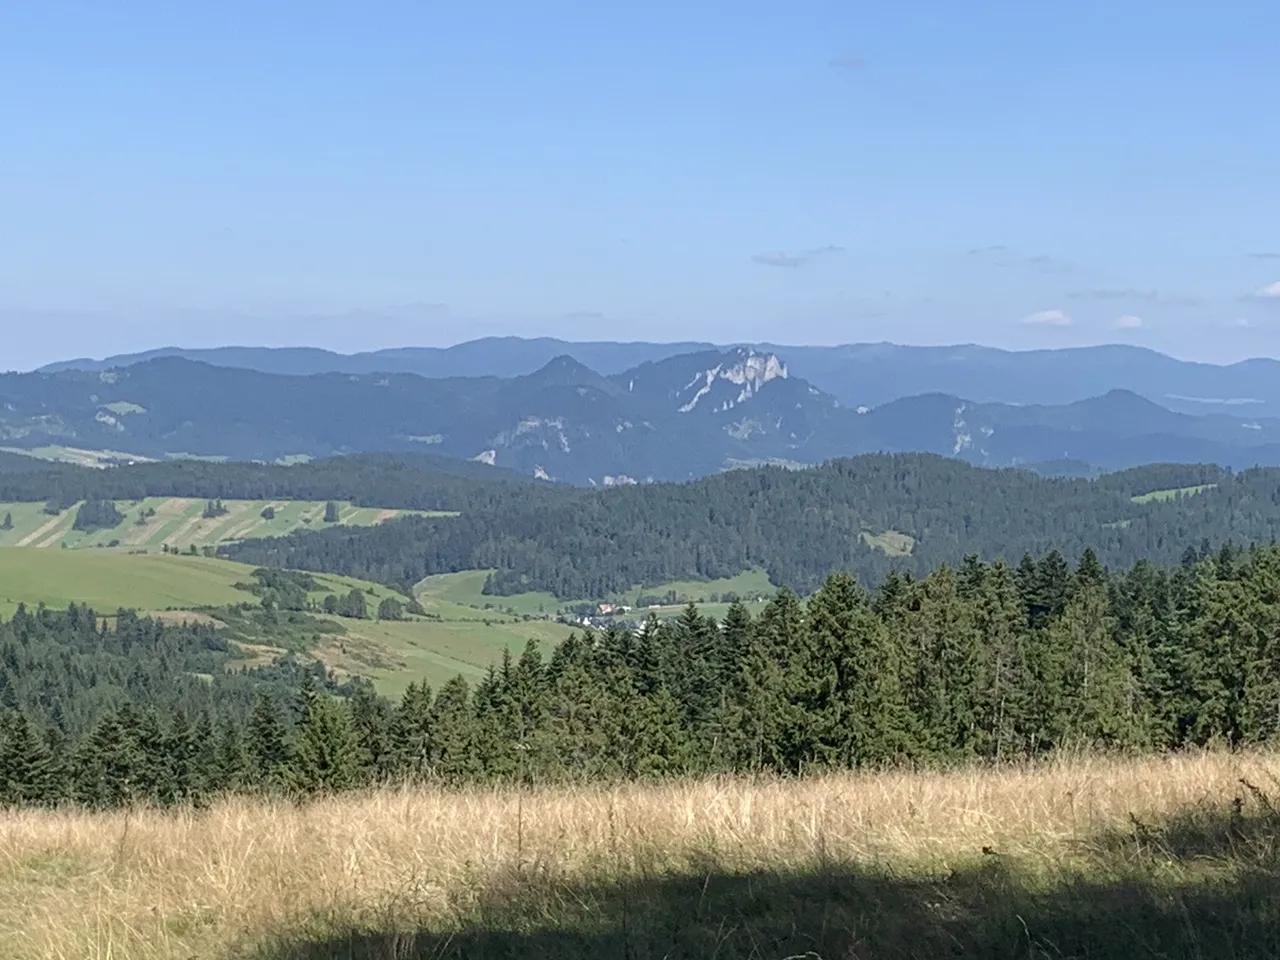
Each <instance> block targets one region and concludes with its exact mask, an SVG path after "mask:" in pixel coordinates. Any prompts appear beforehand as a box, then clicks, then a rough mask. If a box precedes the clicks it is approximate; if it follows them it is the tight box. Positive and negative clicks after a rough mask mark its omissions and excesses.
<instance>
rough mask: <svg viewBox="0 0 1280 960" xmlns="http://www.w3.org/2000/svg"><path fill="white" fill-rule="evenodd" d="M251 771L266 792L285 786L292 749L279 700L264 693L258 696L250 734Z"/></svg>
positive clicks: (248, 747)
mask: <svg viewBox="0 0 1280 960" xmlns="http://www.w3.org/2000/svg"><path fill="white" fill-rule="evenodd" d="M246 747H247V750H246V752H247V754H248V758H249V770H250V773H251V775H252V777H253V780H254V783H255V784H256V785H257V786H258V788H259V789H262V790H273V789H277V788H279V787H280V786H282V785H283V784H284V782H285V779H286V774H287V769H288V765H289V747H288V743H287V741H286V736H285V721H284V716H283V713H282V711H281V709H280V706H279V704H278V703H276V701H275V699H274V698H273V697H272V696H271V695H270V694H268V693H266V692H264V693H262V694H260V695H259V696H258V699H257V702H256V703H255V704H254V707H253V713H252V715H251V716H250V718H249V729H248V731H247V742H246Z"/></svg>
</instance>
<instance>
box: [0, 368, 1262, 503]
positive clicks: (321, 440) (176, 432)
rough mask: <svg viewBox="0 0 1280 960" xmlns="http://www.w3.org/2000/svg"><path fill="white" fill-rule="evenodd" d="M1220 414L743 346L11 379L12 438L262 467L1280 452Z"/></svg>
mask: <svg viewBox="0 0 1280 960" xmlns="http://www.w3.org/2000/svg"><path fill="white" fill-rule="evenodd" d="M899 349H901V348H895V347H891V346H886V347H877V348H875V349H874V350H873V352H875V353H877V355H879V356H882V357H883V355H885V351H888V352H889V353H892V352H894V351H896V350H899ZM1211 409H1212V411H1213V412H1211V413H1188V412H1183V411H1178V410H1173V409H1169V408H1168V407H1166V406H1164V405H1162V404H1160V403H1157V402H1155V400H1153V399H1152V398H1151V397H1149V396H1144V395H1143V394H1141V393H1140V392H1138V391H1134V390H1132V389H1130V388H1127V387H1110V388H1108V389H1107V390H1106V391H1105V392H1103V393H1100V394H1098V395H1096V396H1093V397H1087V398H1082V399H1079V400H1075V401H1071V402H1068V403H1064V404H1058V405H1054V404H1020V403H1005V402H989V401H983V400H975V399H973V398H972V397H967V396H965V395H963V394H956V393H952V392H948V391H945V390H940V389H931V390H929V391H926V392H922V393H919V394H915V395H910V396H904V397H895V398H893V399H891V400H887V401H885V402H882V403H879V404H874V405H872V404H862V405H858V406H850V405H847V404H845V403H842V401H841V399H840V397H839V396H837V395H835V394H832V393H829V392H827V391H824V390H823V389H821V388H820V387H819V386H818V385H816V384H814V383H812V382H810V381H808V380H807V379H805V378H803V377H800V376H798V375H796V374H795V373H794V365H793V364H792V362H791V360H790V358H787V357H784V356H781V355H779V354H777V353H775V352H772V351H765V350H761V349H758V348H756V347H750V346H739V347H733V348H730V349H728V350H723V351H716V350H709V351H708V350H698V351H694V352H691V353H687V354H678V355H675V356H671V357H663V358H660V359H650V360H646V361H645V362H643V363H641V364H640V365H638V366H636V367H633V368H630V369H628V370H625V371H621V372H618V373H615V374H612V375H604V374H601V373H599V372H598V371H595V370H593V369H591V368H590V367H588V366H587V365H585V364H583V363H582V362H581V361H580V360H578V359H576V358H575V357H573V356H572V355H570V354H563V353H562V354H557V355H556V356H554V357H552V358H551V359H549V360H548V361H547V362H546V363H544V364H543V365H542V366H541V367H540V368H538V369H536V370H534V371H532V372H530V373H527V374H522V375H519V376H514V377H508V378H503V377H499V376H494V375H486V376H481V377H463V376H450V377H444V378H426V377H422V376H419V375H417V374H412V373H373V374H352V373H341V372H332V371H331V372H325V373H318V374H310V375H306V376H301V375H285V374H273V373H264V372H261V371H256V370H252V369H247V368H242V367H222V366H216V365H213V364H210V363H208V362H206V361H200V360H190V359H186V358H183V357H180V356H174V355H163V356H156V357H153V358H151V359H149V360H145V361H143V362H141V363H137V364H134V365H132V366H125V367H121V368H116V369H112V370H104V371H97V372H93V371H83V370H72V369H67V370H62V371H58V372H51V373H50V372H45V373H28V374H8V375H0V447H8V448H16V449H19V450H23V449H26V450H31V449H36V448H40V447H47V446H51V445H62V446H66V447H76V448H88V449H93V450H110V451H127V452H128V453H129V454H132V455H137V456H142V457H150V458H159V459H164V458H170V457H173V456H178V455H184V456H190V455H196V456H202V457H222V458H230V459H237V460H266V461H270V460H277V459H292V458H296V457H299V456H306V457H325V456H333V455H341V454H349V453H358V452H371V451H387V452H405V451H413V450H421V451H426V450H429V451H431V452H434V453H438V454H442V455H445V456H449V457H455V458H459V459H465V460H478V461H481V462H484V463H487V464H493V465H498V466H502V467H504V468H509V469H511V470H514V471H516V472H518V473H521V474H523V475H525V476H532V477H539V478H542V479H554V480H563V481H567V482H569V483H574V484H580V485H591V484H604V485H612V484H616V483H629V482H633V481H650V480H685V479H691V478H696V477H700V476H705V475H708V474H712V473H716V472H719V471H721V470H723V469H726V468H727V467H731V466H740V465H750V464H753V463H780V464H797V465H806V464H815V463H820V462H823V461H826V460H829V459H831V458H834V457H842V456H854V455H857V454H861V453H870V452H877V451H887V452H921V453H937V454H942V455H946V456H952V457H958V458H961V459H964V460H966V461H968V462H970V463H974V464H977V465H983V466H1019V465H1027V464H1035V463H1064V464H1065V463H1076V464H1088V465H1090V466H1091V468H1093V469H1117V468H1123V467H1128V466H1133V465H1136V464H1138V463H1141V462H1145V461H1172V462H1213V463H1219V464H1221V465H1223V466H1228V467H1235V468H1239V467H1248V466H1253V465H1254V464H1273V463H1280V419H1278V418H1273V417H1267V416H1262V415H1259V416H1252V414H1254V413H1258V414H1261V413H1262V412H1263V411H1261V410H1257V409H1256V408H1254V407H1251V408H1249V411H1248V412H1249V413H1250V414H1251V416H1250V417H1249V418H1247V419H1246V418H1243V417H1238V416H1233V415H1232V413H1227V412H1224V411H1225V410H1227V409H1229V408H1224V407H1222V406H1216V407H1213V408H1211ZM1233 412H1234V410H1233ZM1072 469H1076V468H1075V467H1072Z"/></svg>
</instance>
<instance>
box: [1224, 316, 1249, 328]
mask: <svg viewBox="0 0 1280 960" xmlns="http://www.w3.org/2000/svg"><path fill="white" fill-rule="evenodd" d="M1229 326H1232V327H1235V328H1236V329H1237V330H1251V329H1252V328H1253V321H1252V320H1250V319H1249V318H1248V317H1236V318H1235V319H1234V320H1232V321H1231V323H1230V324H1229Z"/></svg>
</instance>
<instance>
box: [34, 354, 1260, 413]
mask: <svg viewBox="0 0 1280 960" xmlns="http://www.w3.org/2000/svg"><path fill="white" fill-rule="evenodd" d="M735 346H739V345H738V344H723V345H719V346H716V345H712V344H709V343H615V342H607V341H596V342H572V341H566V340H558V339H554V338H550V337H537V338H529V339H524V338H520V337H486V338H482V339H479V340H472V341H468V342H466V343H460V344H457V345H456V346H452V347H403V348H393V349H387V350H376V351H372V352H368V353H357V354H351V355H346V354H339V353H334V352H332V351H328V350H318V349H314V348H309V347H281V348H266V347H221V348H217V349H210V350H199V349H195V350H184V349H180V348H175V347H169V348H164V349H160V350H152V351H148V352H145V353H136V354H127V355H120V356H115V357H109V358H107V359H105V360H90V359H79V360H70V361H66V362H63V363H55V364H50V365H49V366H47V367H45V368H44V370H45V371H49V372H54V371H64V370H70V369H78V370H89V371H102V370H110V369H113V368H118V367H126V366H131V365H133V364H136V363H140V362H144V361H146V360H151V359H156V358H158V357H182V358H186V359H190V360H199V361H203V362H205V363H212V364H217V365H219V366H225V367H242V368H245V369H250V370H258V371H262V372H264V373H281V374H294V375H309V374H319V373H345V374H357V375H360V374H371V373H412V374H417V375H419V376H425V377H485V376H488V377H516V376H522V375H524V374H528V373H533V372H534V371H535V370H537V369H539V368H540V367H542V366H544V365H545V364H547V363H549V362H550V361H551V360H553V359H555V358H556V357H561V356H568V357H572V358H573V359H574V360H576V361H578V362H579V363H581V364H584V365H586V366H588V367H590V368H591V369H592V370H596V371H598V372H600V373H602V374H604V375H606V376H611V375H614V374H619V373H622V372H624V371H627V370H630V369H632V368H635V367H639V366H641V365H642V364H646V363H650V362H655V361H662V360H666V359H668V358H670V357H675V356H678V355H681V354H690V353H697V352H702V351H718V352H722V351H724V350H727V349H732V348H733V347H735ZM754 348H755V349H756V350H758V351H760V352H764V353H775V354H778V355H779V356H781V357H782V358H783V359H784V360H786V362H787V363H788V364H789V366H790V367H791V372H792V374H793V375H795V376H797V377H801V378H803V379H805V380H808V381H809V382H810V383H812V384H813V385H814V386H815V387H817V388H818V389H819V390H822V391H824V392H826V393H828V394H830V395H832V396H834V397H835V398H836V399H837V400H839V401H840V403H842V404H843V405H845V406H847V407H857V406H862V405H867V406H879V405H881V404H885V403H889V402H891V401H893V400H898V399H902V398H904V397H911V396H916V395H919V394H924V393H945V394H949V395H952V396H959V397H967V398H969V399H970V400H972V401H975V402H982V403H986V402H990V403H1008V404H1016V405H1028V404H1032V405H1034V404H1039V405H1060V404H1068V403H1073V402H1075V401H1078V400H1085V399H1088V398H1090V397H1096V396H1100V395H1102V394H1105V393H1107V392H1108V391H1110V390H1116V389H1122V390H1129V391H1132V392H1134V393H1138V394H1141V395H1142V396H1145V397H1147V398H1149V399H1151V400H1154V401H1155V402H1157V403H1160V404H1162V405H1165V406H1170V407H1173V408H1176V409H1178V410H1182V411H1184V412H1190V413H1197V414H1199V413H1212V412H1214V411H1215V410H1217V411H1221V410H1224V409H1226V410H1231V409H1235V410H1236V411H1238V412H1243V413H1247V414H1249V415H1251V416H1270V417H1276V416H1280V362H1278V361H1276V360H1274V359H1269V358H1258V359H1253V360H1246V361H1243V362H1240V363H1232V364H1213V363H1196V362H1192V361H1187V360H1179V359H1176V358H1174V357H1170V356H1166V355H1164V354H1161V353H1158V352H1156V351H1154V350H1149V349H1146V348H1143V347H1136V346H1131V345H1124V344H1112V345H1106V346H1096V347H1068V348H1064V349H1057V350H1052V349H1045V350H1000V349H996V348H994V347H984V346H978V345H976V344H953V345H948V346H936V347H935V346H906V345H900V344H893V343H851V344H841V345H838V346H821V347H817V346H802V345H796V344H791V345H784V344H776V343H764V344H755V345H754Z"/></svg>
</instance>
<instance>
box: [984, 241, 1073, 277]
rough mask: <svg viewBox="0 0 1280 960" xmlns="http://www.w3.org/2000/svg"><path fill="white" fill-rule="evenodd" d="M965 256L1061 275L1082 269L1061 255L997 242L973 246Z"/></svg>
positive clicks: (1004, 265)
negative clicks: (983, 245)
mask: <svg viewBox="0 0 1280 960" xmlns="http://www.w3.org/2000/svg"><path fill="white" fill-rule="evenodd" d="M966 256H968V257H970V258H971V259H974V260H977V261H978V262H980V263H987V264H990V265H991V266H993V267H1005V268H1011V269H1021V270H1030V271H1032V272H1034V273H1043V274H1051V275H1061V274H1068V273H1079V272H1081V271H1082V270H1083V268H1082V267H1081V266H1080V265H1079V264H1077V263H1073V262H1072V261H1070V260H1064V259H1063V258H1061V257H1055V256H1053V255H1051V254H1047V253H1034V254H1027V253H1022V252H1021V251H1019V250H1015V249H1014V248H1013V247H1008V246H1005V245H1004V244H999V243H998V244H992V245H991V246H986V247H974V248H973V249H972V250H970V251H968V253H967V254H966Z"/></svg>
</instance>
